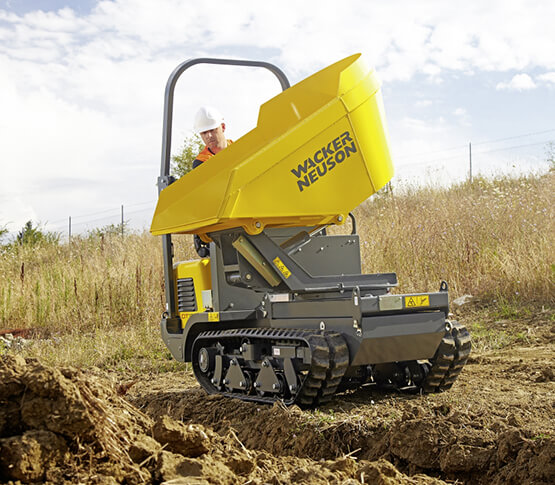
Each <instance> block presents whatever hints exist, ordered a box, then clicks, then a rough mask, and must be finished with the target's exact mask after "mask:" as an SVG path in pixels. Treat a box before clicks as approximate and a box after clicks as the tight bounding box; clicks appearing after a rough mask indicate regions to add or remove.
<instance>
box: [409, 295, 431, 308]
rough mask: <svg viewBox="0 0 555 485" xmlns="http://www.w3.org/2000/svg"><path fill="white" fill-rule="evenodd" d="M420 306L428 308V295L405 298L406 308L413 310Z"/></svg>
mask: <svg viewBox="0 0 555 485" xmlns="http://www.w3.org/2000/svg"><path fill="white" fill-rule="evenodd" d="M420 306H430V296H429V295H415V296H405V307H406V308H415V307H420Z"/></svg>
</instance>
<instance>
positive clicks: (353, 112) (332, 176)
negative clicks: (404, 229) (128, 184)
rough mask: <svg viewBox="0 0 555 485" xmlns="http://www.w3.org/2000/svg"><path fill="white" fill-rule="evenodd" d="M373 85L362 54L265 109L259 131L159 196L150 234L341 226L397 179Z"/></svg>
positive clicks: (300, 85) (281, 96)
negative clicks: (374, 194)
mask: <svg viewBox="0 0 555 485" xmlns="http://www.w3.org/2000/svg"><path fill="white" fill-rule="evenodd" d="M384 123H385V120H384V114H383V107H382V100H381V94H380V92H379V83H378V81H377V79H376V76H375V74H374V72H373V71H370V70H368V69H367V68H366V67H365V65H364V63H363V62H362V60H361V59H360V55H359V54H357V55H354V56H351V57H348V58H346V59H343V60H342V61H339V62H337V63H335V64H333V65H331V66H329V67H327V68H326V69H323V70H322V71H319V72H317V73H316V74H314V75H312V76H310V77H309V78H307V79H305V80H303V81H301V82H300V83H298V84H296V85H294V86H292V87H291V88H289V89H287V90H285V91H284V92H282V93H281V94H279V95H278V96H276V97H274V98H273V99H271V100H269V101H268V102H266V103H265V104H263V105H262V106H261V108H260V112H259V116H258V123H257V126H256V128H255V129H253V130H252V131H250V132H249V133H247V134H246V135H245V136H243V137H242V138H240V139H239V140H237V141H236V142H235V143H233V144H232V145H230V146H229V147H228V148H226V149H225V150H223V151H221V152H219V153H218V154H217V155H215V156H214V157H212V158H211V159H210V160H208V161H207V162H206V163H204V164H202V165H201V166H200V167H198V168H196V169H195V170H193V171H192V172H190V173H188V174H186V175H185V176H183V177H182V178H181V179H179V180H178V181H176V182H174V183H173V184H171V185H170V186H168V187H166V188H165V189H164V190H162V191H161V193H160V197H159V200H158V205H157V207H156V211H155V213H154V218H153V221H152V226H151V229H150V230H151V232H152V233H153V234H155V235H160V234H169V233H196V234H206V233H208V232H212V231H218V230H223V229H228V228H231V227H240V226H243V227H244V228H245V229H246V230H247V232H249V233H251V234H256V233H259V232H261V231H262V230H263V229H264V227H265V226H274V227H276V226H278V227H287V226H316V225H321V224H329V223H342V222H343V221H344V220H345V216H346V215H347V214H348V213H349V212H350V211H352V210H353V209H354V208H355V207H357V206H358V205H359V204H360V203H361V202H363V201H364V200H365V199H367V198H368V197H369V196H371V195H372V194H373V193H375V192H376V191H377V190H379V189H380V188H381V187H383V186H384V185H385V184H386V183H387V182H388V181H389V180H390V179H391V177H392V175H393V166H392V163H391V158H390V154H389V148H388V144H387V136H386V130H385V124H384Z"/></svg>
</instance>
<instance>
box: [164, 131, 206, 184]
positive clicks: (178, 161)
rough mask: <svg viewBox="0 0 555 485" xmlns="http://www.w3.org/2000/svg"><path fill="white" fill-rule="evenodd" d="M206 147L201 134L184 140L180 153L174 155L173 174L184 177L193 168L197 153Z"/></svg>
mask: <svg viewBox="0 0 555 485" xmlns="http://www.w3.org/2000/svg"><path fill="white" fill-rule="evenodd" d="M203 148H204V143H203V142H202V139H201V138H200V136H199V135H196V134H195V135H192V136H189V137H187V138H185V140H184V141H183V147H182V148H181V152H180V153H179V155H174V156H173V157H172V164H171V174H172V175H173V176H174V177H176V178H179V177H183V175H185V174H186V173H187V172H190V171H191V170H192V169H193V162H194V160H195V158H197V155H198V154H199V153H200V152H201V151H202V149H203Z"/></svg>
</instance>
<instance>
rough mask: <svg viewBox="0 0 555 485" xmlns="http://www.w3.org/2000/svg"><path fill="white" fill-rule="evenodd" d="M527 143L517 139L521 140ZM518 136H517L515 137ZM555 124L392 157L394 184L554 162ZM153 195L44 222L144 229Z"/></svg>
mask: <svg viewBox="0 0 555 485" xmlns="http://www.w3.org/2000/svg"><path fill="white" fill-rule="evenodd" d="M525 139H527V140H528V141H527V142H526V143H519V141H524V140H525ZM517 140H518V141H517ZM554 158H555V129H549V130H543V131H536V132H532V133H526V134H522V135H516V136H511V137H506V138H499V139H495V140H485V141H478V142H475V143H474V142H469V143H468V144H465V145H458V146H452V147H448V148H444V149H439V150H433V151H429V152H424V153H417V154H409V155H403V156H398V157H394V165H395V169H396V174H397V175H396V176H395V178H394V179H393V186H394V187H395V188H399V189H402V187H403V185H404V184H408V185H411V186H415V185H416V186H418V185H421V184H429V183H432V184H441V185H449V184H452V183H457V182H462V181H464V180H470V181H472V180H473V178H475V177H479V176H486V177H488V176H501V175H509V176H519V175H522V174H523V173H534V172H536V173H540V172H542V171H545V170H546V169H548V168H549V167H553V164H554V163H555V160H554ZM155 205H156V200H154V199H153V200H148V201H143V202H133V203H128V204H121V205H120V206H119V207H114V208H111V209H105V210H101V211H95V212H90V213H85V214H75V215H74V214H71V215H67V216H66V217H65V218H61V219H58V220H55V221H52V222H51V223H48V225H47V227H46V228H47V229H48V230H49V231H54V232H58V233H60V235H61V236H62V238H65V239H66V240H67V239H70V238H71V237H72V235H75V234H86V233H88V232H94V231H96V230H99V229H102V228H109V229H110V230H111V231H112V232H116V231H117V230H119V231H121V233H122V235H124V234H125V232H126V231H131V230H135V231H136V230H144V229H146V228H147V227H148V226H149V224H150V218H151V217H152V214H153V212H154V207H155Z"/></svg>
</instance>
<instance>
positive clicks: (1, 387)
mask: <svg viewBox="0 0 555 485" xmlns="http://www.w3.org/2000/svg"><path fill="white" fill-rule="evenodd" d="M460 320H461V321H463V323H466V324H467V325H469V324H470V323H471V320H472V313H468V314H466V315H462V316H461V318H460ZM469 326H470V325H469ZM485 326H486V327H487V328H488V329H489V330H491V331H493V333H495V332H499V333H500V334H501V333H503V335H508V336H513V337H515V336H517V337H518V338H517V337H515V338H510V339H508V342H509V343H507V344H506V345H504V346H500V347H501V348H498V349H491V346H490V347H488V346H487V345H484V346H480V345H479V341H478V339H477V344H478V345H475V350H474V351H473V353H472V355H471V358H470V360H469V362H468V363H467V365H466V367H465V368H464V370H463V372H462V374H461V376H460V377H459V379H458V381H457V382H456V383H455V385H454V386H453V388H452V389H451V390H450V391H448V392H444V393H441V394H433V395H410V394H401V393H383V392H377V391H376V390H373V389H371V388H364V389H360V390H358V391H356V392H349V393H345V394H341V395H338V396H337V397H336V399H335V400H334V401H333V402H332V403H330V404H328V405H326V406H325V407H322V408H321V409H318V410H315V411H303V410H301V409H299V408H297V407H295V406H294V407H291V408H285V407H283V406H281V405H278V404H276V405H274V406H266V405H260V404H253V403H243V402H240V401H234V400H229V399H226V398H221V397H218V396H208V395H206V394H205V393H204V392H203V391H202V390H201V389H200V388H199V386H198V385H197V383H196V381H195V380H194V377H193V376H192V373H191V372H189V371H183V372H174V373H166V374H153V375H144V374H143V375H121V374H113V373H107V372H104V371H100V370H89V371H80V370H76V369H71V368H63V369H60V368H49V367H45V366H42V365H41V364H40V363H39V362H36V361H32V360H27V361H26V360H25V359H23V358H22V357H19V356H13V355H8V356H4V357H2V358H0V482H2V483H16V482H17V481H20V482H22V483H56V484H59V483H98V484H115V483H167V484H185V483H193V484H206V483H214V484H227V483H244V484H265V483H270V484H286V483H307V484H308V483H311V484H312V483H321V484H327V483H334V484H359V483H365V484H368V483H375V484H397V483H401V484H428V483H445V482H447V483H457V484H462V483H468V484H471V483H472V484H474V483H476V484H486V483H487V484H490V483H492V484H525V483H533V484H542V483H544V484H551V483H555V365H554V363H555V328H554V325H553V323H552V317H550V316H549V315H548V314H547V313H546V314H538V315H535V316H534V317H530V318H528V319H521V320H516V321H515V320H496V319H492V320H491V322H487V323H486V324H485ZM482 328H483V326H482Z"/></svg>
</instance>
